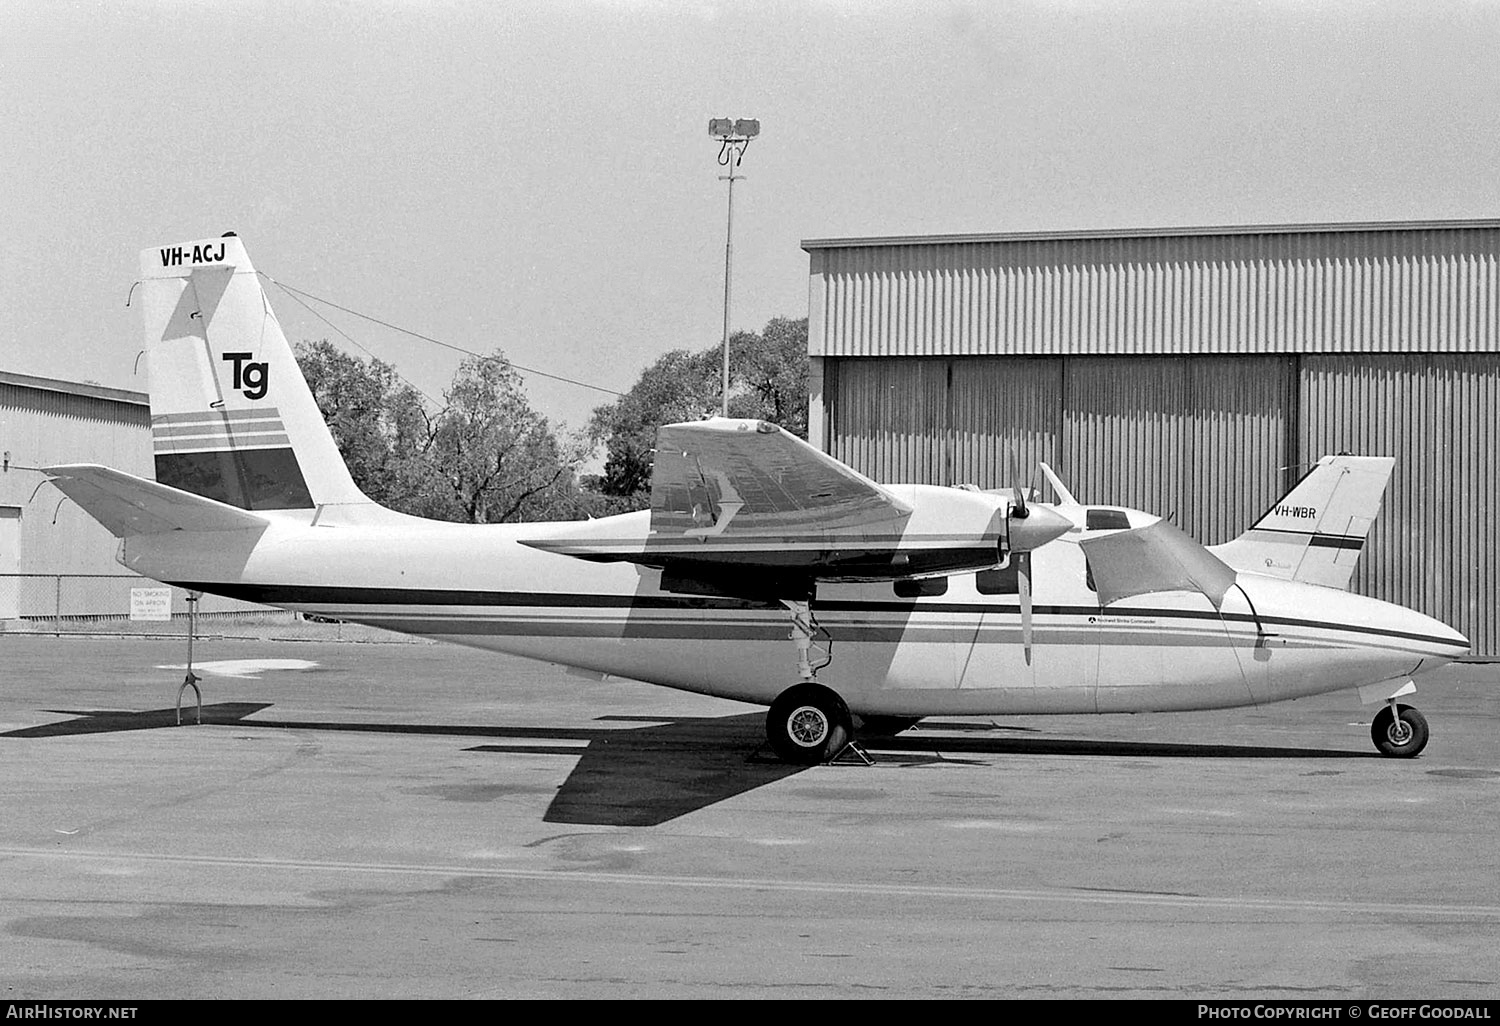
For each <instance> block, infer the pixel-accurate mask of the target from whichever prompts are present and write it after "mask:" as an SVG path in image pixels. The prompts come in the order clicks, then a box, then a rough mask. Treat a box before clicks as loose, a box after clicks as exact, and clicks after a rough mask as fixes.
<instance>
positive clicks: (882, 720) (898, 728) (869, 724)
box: [859, 716, 921, 737]
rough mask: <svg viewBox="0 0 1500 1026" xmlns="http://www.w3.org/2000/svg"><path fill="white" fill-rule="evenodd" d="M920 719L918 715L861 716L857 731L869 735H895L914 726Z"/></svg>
mask: <svg viewBox="0 0 1500 1026" xmlns="http://www.w3.org/2000/svg"><path fill="white" fill-rule="evenodd" d="M920 719H921V717H919V716H861V717H860V718H859V732H860V733H861V734H866V735H869V736H870V737H895V736H896V735H897V734H899V733H901V732H902V731H903V730H910V729H911V728H912V727H915V726H916V725H917V723H918V721H919V720H920Z"/></svg>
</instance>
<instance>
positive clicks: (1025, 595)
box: [1010, 552, 1031, 666]
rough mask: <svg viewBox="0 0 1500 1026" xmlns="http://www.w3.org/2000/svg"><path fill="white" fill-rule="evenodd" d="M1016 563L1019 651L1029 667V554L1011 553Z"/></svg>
mask: <svg viewBox="0 0 1500 1026" xmlns="http://www.w3.org/2000/svg"><path fill="white" fill-rule="evenodd" d="M1010 558H1011V559H1013V560H1015V563H1016V591H1017V593H1018V594H1019V596H1020V599H1021V650H1022V651H1023V652H1024V653H1025V655H1026V665H1027V666H1030V665H1031V553H1029V552H1016V553H1012V555H1011V557H1010Z"/></svg>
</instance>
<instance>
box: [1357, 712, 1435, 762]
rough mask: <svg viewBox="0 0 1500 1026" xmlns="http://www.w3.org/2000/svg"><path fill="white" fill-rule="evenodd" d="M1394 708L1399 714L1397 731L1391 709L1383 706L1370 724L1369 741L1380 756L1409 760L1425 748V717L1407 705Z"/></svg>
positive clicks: (1426, 732) (1426, 733)
mask: <svg viewBox="0 0 1500 1026" xmlns="http://www.w3.org/2000/svg"><path fill="white" fill-rule="evenodd" d="M1396 708H1397V709H1398V710H1400V712H1401V723H1400V727H1399V729H1398V727H1397V724H1396V717H1394V716H1392V715H1391V707H1390V706H1388V705H1387V706H1384V707H1382V708H1381V710H1380V711H1379V712H1378V713H1376V714H1375V720H1374V722H1372V723H1371V724H1370V740H1372V741H1374V742H1375V747H1376V748H1378V749H1380V754H1381V755H1388V756H1390V757H1391V758H1393V759H1410V758H1412V757H1413V756H1415V755H1416V754H1417V753H1419V752H1421V751H1422V749H1424V748H1426V747H1427V735H1428V731H1427V717H1425V716H1423V715H1422V714H1421V713H1419V712H1417V710H1415V709H1413V708H1412V707H1411V706H1409V705H1398V706H1396Z"/></svg>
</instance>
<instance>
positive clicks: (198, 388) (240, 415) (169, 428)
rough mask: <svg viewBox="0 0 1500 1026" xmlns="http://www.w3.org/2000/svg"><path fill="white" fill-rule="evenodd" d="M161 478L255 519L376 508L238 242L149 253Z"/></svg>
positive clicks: (149, 330)
mask: <svg viewBox="0 0 1500 1026" xmlns="http://www.w3.org/2000/svg"><path fill="white" fill-rule="evenodd" d="M141 277H142V281H141V282H140V287H139V290H138V293H137V294H138V295H139V296H140V299H141V302H142V307H143V310H144V318H145V330H146V351H147V354H148V360H149V377H150V390H151V437H152V444H153V448H154V450H155V455H156V479H157V481H159V482H161V483H162V484H164V485H167V486H169V487H171V488H175V489H179V490H181V491H185V492H191V493H192V494H194V495H200V496H203V497H205V498H208V499H211V500H214V501H215V502H218V503H223V504H225V505H228V506H235V507H238V508H240V509H247V510H301V509H306V510H308V511H312V510H314V509H317V508H320V507H323V506H327V505H333V506H339V505H350V504H369V503H370V500H369V499H368V498H366V497H365V495H364V494H363V493H362V492H360V490H359V489H358V488H357V487H356V486H355V484H354V480H353V479H352V478H351V477H350V476H349V470H348V468H347V467H346V466H345V465H344V461H343V458H342V457H341V456H340V455H339V451H338V447H337V446H336V445H335V444H334V441H333V436H332V434H330V433H329V430H328V425H327V424H326V423H325V422H324V420H323V415H322V414H321V413H320V412H319V410H318V405H317V403H316V402H315V401H314V399H313V396H312V392H311V391H310V390H309V389H308V387H307V382H306V381H305V380H304V379H303V377H302V371H301V370H300V368H298V366H297V361H296V358H295V357H294V356H293V354H292V349H291V346H290V345H288V344H287V340H286V336H285V335H284V334H283V333H282V330H281V325H280V324H279V323H277V320H276V315H275V314H273V313H272V312H271V304H270V302H269V301H268V300H267V298H266V294H265V290H264V289H263V288H262V287H261V280H260V277H259V276H258V275H257V274H256V271H255V268H254V267H253V266H251V264H250V258H249V257H248V256H247V255H246V253H245V247H244V244H243V243H242V242H240V240H239V239H238V238H237V237H235V236H234V235H233V234H230V235H226V236H224V237H223V238H218V239H210V240H205V241H198V242H188V243H183V244H181V245H171V246H158V247H155V248H152V249H148V250H144V251H143V252H142V253H141Z"/></svg>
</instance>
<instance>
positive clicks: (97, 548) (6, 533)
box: [0, 371, 156, 621]
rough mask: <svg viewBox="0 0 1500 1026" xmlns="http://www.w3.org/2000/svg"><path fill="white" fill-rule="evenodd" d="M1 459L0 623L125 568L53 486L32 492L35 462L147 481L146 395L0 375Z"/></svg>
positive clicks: (40, 609) (111, 545)
mask: <svg viewBox="0 0 1500 1026" xmlns="http://www.w3.org/2000/svg"><path fill="white" fill-rule="evenodd" d="M0 461H3V462H0V466H3V469H0V621H4V620H8V619H14V618H16V617H17V616H40V615H46V614H48V613H51V612H53V611H55V608H56V604H57V600H58V597H59V595H58V593H59V591H60V590H61V589H63V588H64V587H70V590H71V592H72V593H73V595H74V596H77V598H75V599H74V601H75V602H76V601H82V596H84V595H88V594H91V593H98V592H99V588H98V587H97V586H94V587H89V586H88V585H87V581H88V579H89V578H92V577H95V576H96V575H97V576H98V577H99V578H101V579H102V578H106V577H110V578H117V577H119V576H120V575H123V574H126V573H128V572H127V571H126V570H125V569H124V568H123V567H121V566H120V564H119V563H117V562H115V548H116V546H117V542H116V540H115V538H114V536H113V535H111V534H110V533H109V532H108V531H106V530H104V528H102V527H100V526H99V525H98V524H97V523H96V522H95V521H94V519H93V518H92V517H90V516H89V515H88V514H86V513H84V512H83V510H81V509H79V508H78V506H77V504H75V503H72V502H65V501H63V495H62V493H61V492H59V491H58V490H57V489H56V488H52V487H50V486H48V487H40V488H39V487H38V485H40V484H42V482H43V481H44V480H45V478H44V476H43V475H42V474H40V473H37V472H36V470H35V469H33V468H37V467H45V466H49V465H54V464H58V463H102V464H105V465H106V466H110V467H114V468H116V469H118V470H124V471H128V472H129V473H132V474H138V475H140V476H141V477H155V476H156V475H155V472H154V470H153V468H152V465H151V462H152V461H151V408H150V406H149V405H148V403H147V399H146V395H145V394H144V393H142V392H128V391H124V390H122V389H118V388H104V387H102V386H100V385H90V384H80V383H77V382H72V381H56V380H53V379H51V378H37V377H31V376H29V375H26V374H11V373H8V372H5V371H0ZM59 582H66V583H59ZM72 597H73V596H64V599H65V600H66V599H69V598H72ZM111 601H117V597H112V598H111Z"/></svg>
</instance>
